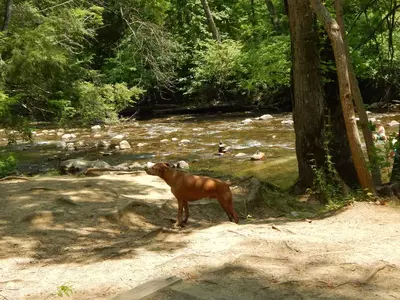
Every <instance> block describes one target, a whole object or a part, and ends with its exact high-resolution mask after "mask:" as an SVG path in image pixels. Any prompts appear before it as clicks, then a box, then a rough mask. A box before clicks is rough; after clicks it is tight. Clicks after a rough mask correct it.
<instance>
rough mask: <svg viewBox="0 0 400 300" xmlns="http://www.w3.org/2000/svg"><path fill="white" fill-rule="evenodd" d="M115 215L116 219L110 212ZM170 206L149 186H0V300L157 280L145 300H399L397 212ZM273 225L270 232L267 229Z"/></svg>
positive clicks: (78, 295) (149, 182) (146, 179)
mask: <svg viewBox="0 0 400 300" xmlns="http://www.w3.org/2000/svg"><path fill="white" fill-rule="evenodd" d="M117 209H118V210H117ZM191 215H192V217H191V218H192V219H191V223H190V226H188V227H187V228H185V229H183V230H180V231H173V230H169V229H170V228H171V227H172V226H171V225H172V222H171V220H170V219H171V218H174V217H175V216H176V204H175V201H174V200H173V198H172V196H171V195H170V193H169V189H168V187H167V186H166V185H165V184H164V183H163V182H162V181H161V180H159V179H157V178H155V177H150V176H146V175H145V174H143V173H138V174H136V175H133V176H132V175H118V176H116V175H114V176H113V175H107V176H101V177H96V178H70V177H69V178H68V177H48V178H38V179H34V180H31V181H28V182H1V183H0V234H1V239H0V299H2V297H3V298H4V299H9V300H14V299H32V300H33V299H58V298H59V297H58V296H57V295H56V293H57V289H58V288H59V287H60V286H62V285H66V286H70V287H71V289H72V291H73V294H72V296H71V297H69V298H68V299H80V300H83V299H110V298H112V297H113V296H114V295H117V294H118V293H121V292H123V291H125V290H128V289H131V288H133V287H135V286H137V285H139V284H142V283H144V282H146V281H148V280H151V279H154V278H155V277H159V276H165V275H171V276H172V275H174V276H179V277H181V278H183V279H184V282H183V283H181V284H178V285H175V286H172V287H170V288H167V289H165V290H163V291H161V292H158V293H156V294H153V295H152V296H149V297H148V299H156V300H161V299H171V300H172V299H400V281H399V278H400V271H399V267H400V210H399V209H398V208H393V207H387V206H376V205H371V204H366V203H358V204H356V205H355V206H353V207H350V208H348V209H346V210H344V211H343V212H341V213H339V214H337V215H335V216H332V217H329V218H325V219H321V220H313V221H312V222H311V223H308V222H305V221H296V222H292V221H289V220H271V219H267V220H255V221H254V222H252V223H248V224H245V222H244V221H243V222H242V223H243V224H242V225H239V226H237V225H236V224H232V223H229V222H226V215H225V214H224V213H223V212H222V210H220V209H219V207H218V206H217V205H213V204H211V205H210V204H207V203H206V202H202V203H198V204H195V205H192V206H191ZM273 225H274V226H273Z"/></svg>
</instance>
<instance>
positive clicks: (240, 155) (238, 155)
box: [235, 152, 247, 157]
mask: <svg viewBox="0 0 400 300" xmlns="http://www.w3.org/2000/svg"><path fill="white" fill-rule="evenodd" d="M246 156H247V154H246V153H243V152H240V153H238V154H235V157H246Z"/></svg>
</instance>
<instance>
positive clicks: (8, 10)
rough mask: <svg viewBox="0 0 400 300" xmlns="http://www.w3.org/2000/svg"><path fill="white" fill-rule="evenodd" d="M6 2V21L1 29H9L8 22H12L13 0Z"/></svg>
mask: <svg viewBox="0 0 400 300" xmlns="http://www.w3.org/2000/svg"><path fill="white" fill-rule="evenodd" d="M5 4H6V6H5V8H4V21H3V26H2V27H1V31H5V30H7V28H8V24H10V20H11V12H12V6H13V0H6V1H5Z"/></svg>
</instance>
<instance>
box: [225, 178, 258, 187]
mask: <svg viewBox="0 0 400 300" xmlns="http://www.w3.org/2000/svg"><path fill="white" fill-rule="evenodd" d="M253 177H254V176H253V175H252V176H248V177H245V178H242V179H238V180H235V181H233V182H231V181H229V180H227V181H225V182H226V183H227V184H228V185H229V186H232V185H237V184H239V183H242V182H245V181H247V180H250V179H251V178H253Z"/></svg>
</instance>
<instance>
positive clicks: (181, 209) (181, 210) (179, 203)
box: [175, 199, 183, 226]
mask: <svg viewBox="0 0 400 300" xmlns="http://www.w3.org/2000/svg"><path fill="white" fill-rule="evenodd" d="M182 212H183V201H181V200H179V199H178V217H177V219H176V223H175V226H182V225H183V223H182Z"/></svg>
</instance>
